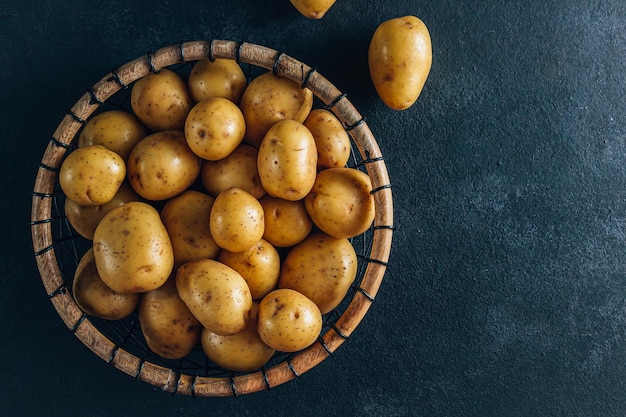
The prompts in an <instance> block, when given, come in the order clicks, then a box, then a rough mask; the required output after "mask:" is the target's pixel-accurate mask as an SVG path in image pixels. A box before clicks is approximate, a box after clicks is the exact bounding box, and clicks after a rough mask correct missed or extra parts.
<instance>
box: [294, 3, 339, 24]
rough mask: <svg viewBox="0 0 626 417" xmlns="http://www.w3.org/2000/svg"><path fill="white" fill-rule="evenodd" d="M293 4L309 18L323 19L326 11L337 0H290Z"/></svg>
mask: <svg viewBox="0 0 626 417" xmlns="http://www.w3.org/2000/svg"><path fill="white" fill-rule="evenodd" d="M290 1H291V4H293V6H294V7H295V8H296V9H297V10H298V11H299V12H300V14H301V15H302V16H304V17H308V18H309V19H318V20H319V19H321V18H322V17H324V15H325V14H326V12H327V11H328V10H329V9H330V8H331V7H332V5H333V4H335V0H290Z"/></svg>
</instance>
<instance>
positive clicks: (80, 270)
mask: <svg viewBox="0 0 626 417" xmlns="http://www.w3.org/2000/svg"><path fill="white" fill-rule="evenodd" d="M72 294H73V296H74V300H75V301H76V304H77V305H78V307H80V309H81V310H83V311H84V312H85V313H87V314H90V315H92V316H96V317H100V318H103V319H106V320H121V319H123V318H125V317H127V316H129V315H130V314H131V313H132V312H133V311H135V308H136V307H137V303H138V301H139V294H120V293H118V292H115V291H113V290H112V289H111V288H109V287H108V286H107V285H106V284H105V283H104V282H103V281H102V279H101V278H100V275H99V274H98V269H97V268H96V260H95V258H94V253H93V248H90V249H89V250H88V251H87V252H86V253H85V255H83V257H82V258H81V260H80V262H79V263H78V266H77V267H76V272H75V273H74V281H73V282H72Z"/></svg>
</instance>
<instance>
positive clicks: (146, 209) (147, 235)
mask: <svg viewBox="0 0 626 417" xmlns="http://www.w3.org/2000/svg"><path fill="white" fill-rule="evenodd" d="M93 250H94V256H95V259H96V266H97V268H98V273H99V274H100V277H101V278H102V280H103V281H104V282H105V283H106V284H107V285H108V286H109V287H110V288H111V289H113V290H114V291H117V292H120V293H139V292H146V291H150V290H153V289H155V288H158V287H160V286H161V285H163V283H164V282H165V281H166V280H167V278H168V277H169V276H170V274H171V273H172V269H173V266H174V252H173V250H172V243H171V242H170V238H169V236H168V234H167V230H166V229H165V226H164V225H163V223H162V222H161V219H160V218H159V213H158V212H157V211H156V209H154V208H153V207H152V206H151V205H149V204H147V203H144V202H141V201H131V202H129V203H126V204H124V205H123V206H120V207H118V208H116V209H113V210H111V211H110V212H109V213H107V214H106V215H105V216H104V218H103V219H102V221H101V222H100V224H98V227H96V231H95V233H94V237H93Z"/></svg>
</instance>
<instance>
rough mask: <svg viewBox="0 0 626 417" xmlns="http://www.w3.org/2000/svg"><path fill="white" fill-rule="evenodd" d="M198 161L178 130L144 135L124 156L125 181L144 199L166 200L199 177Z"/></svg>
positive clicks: (199, 164) (199, 166) (183, 135)
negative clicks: (126, 164) (127, 154)
mask: <svg viewBox="0 0 626 417" xmlns="http://www.w3.org/2000/svg"><path fill="white" fill-rule="evenodd" d="M201 168H202V160H201V158H200V157H198V156H197V155H196V154H194V153H193V152H192V151H191V149H189V146H188V145H187V141H186V139H185V134H184V133H183V132H182V131H179V130H169V131H164V132H157V133H153V134H151V135H148V136H146V137H145V138H144V139H142V140H141V141H140V142H139V143H138V144H137V146H135V148H134V149H133V150H132V152H131V153H130V156H129V157H128V167H127V170H128V181H129V182H130V185H131V186H132V187H133V189H134V190H135V191H136V192H137V194H139V195H140V196H142V197H143V198H146V199H148V200H153V201H158V200H166V199H168V198H171V197H174V196H176V195H178V194H180V193H182V192H183V191H185V190H186V189H187V188H189V186H191V184H193V183H194V182H195V181H196V179H197V178H198V177H199V176H200V169H201Z"/></svg>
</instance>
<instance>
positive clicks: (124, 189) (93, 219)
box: [65, 183, 140, 240]
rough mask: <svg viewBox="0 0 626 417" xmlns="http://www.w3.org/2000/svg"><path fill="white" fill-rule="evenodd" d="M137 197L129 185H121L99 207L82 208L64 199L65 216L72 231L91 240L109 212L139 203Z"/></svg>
mask: <svg viewBox="0 0 626 417" xmlns="http://www.w3.org/2000/svg"><path fill="white" fill-rule="evenodd" d="M139 199H140V198H139V196H138V195H137V193H135V191H133V189H132V188H131V186H130V185H128V184H127V183H122V185H121V186H120V188H119V190H117V193H115V196H114V197H113V199H112V200H111V201H109V202H107V203H104V204H102V205H100V206H82V205H80V204H78V203H76V202H75V201H73V200H70V199H69V198H66V199H65V216H66V217H67V220H68V221H69V222H70V224H71V225H72V227H73V228H74V230H76V231H77V232H78V234H79V235H81V236H82V237H84V238H85V239H89V240H92V239H93V234H94V232H95V231H96V226H98V223H100V220H102V218H103V217H104V215H105V214H107V213H108V212H109V211H111V210H113V209H114V208H116V207H119V206H121V205H123V204H126V203H128V202H129V201H139Z"/></svg>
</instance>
